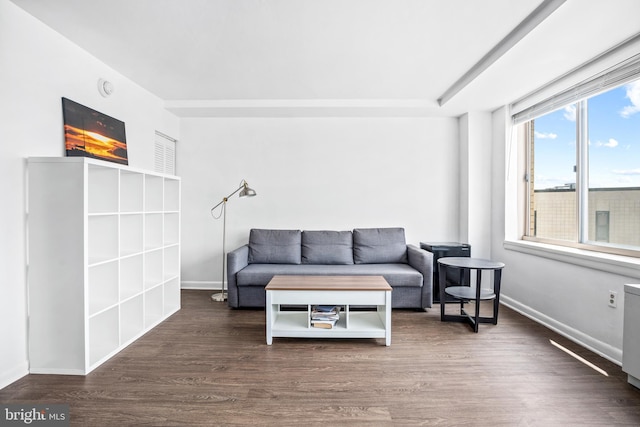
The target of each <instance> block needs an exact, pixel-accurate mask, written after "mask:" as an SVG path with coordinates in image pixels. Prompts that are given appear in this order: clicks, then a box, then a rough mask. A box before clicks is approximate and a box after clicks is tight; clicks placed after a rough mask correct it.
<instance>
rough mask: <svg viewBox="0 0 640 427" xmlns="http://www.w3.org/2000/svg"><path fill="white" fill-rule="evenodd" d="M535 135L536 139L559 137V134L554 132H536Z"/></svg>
mask: <svg viewBox="0 0 640 427" xmlns="http://www.w3.org/2000/svg"><path fill="white" fill-rule="evenodd" d="M534 133H535V136H536V138H540V139H556V138H557V137H558V135H557V134H555V133H552V132H546V133H543V132H538V131H535V132H534Z"/></svg>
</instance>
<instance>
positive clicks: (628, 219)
mask: <svg viewBox="0 0 640 427" xmlns="http://www.w3.org/2000/svg"><path fill="white" fill-rule="evenodd" d="M636 78H637V77H636ZM521 126H524V127H525V132H523V134H524V135H526V136H525V139H526V141H525V142H526V143H527V146H528V149H527V152H528V158H529V160H528V171H527V172H528V173H527V176H528V180H527V181H528V186H529V191H528V193H527V194H528V199H527V204H528V206H527V209H526V211H527V212H528V213H529V214H528V225H527V227H526V232H525V238H526V239H530V240H540V241H549V242H552V243H557V244H564V245H570V246H579V247H584V248H586V249H593V250H598V251H604V252H613V253H622V254H632V255H636V256H637V255H638V254H639V253H640V80H635V81H631V82H629V83H627V84H623V85H620V86H617V87H614V88H609V89H608V90H606V91H604V92H602V93H599V94H597V95H594V96H591V97H587V98H585V99H582V100H578V101H576V102H573V103H570V104H567V105H565V106H563V107H561V108H559V109H556V110H554V111H551V112H546V114H543V115H540V116H539V117H536V118H534V119H532V120H529V121H526V122H524V123H522V124H521Z"/></svg>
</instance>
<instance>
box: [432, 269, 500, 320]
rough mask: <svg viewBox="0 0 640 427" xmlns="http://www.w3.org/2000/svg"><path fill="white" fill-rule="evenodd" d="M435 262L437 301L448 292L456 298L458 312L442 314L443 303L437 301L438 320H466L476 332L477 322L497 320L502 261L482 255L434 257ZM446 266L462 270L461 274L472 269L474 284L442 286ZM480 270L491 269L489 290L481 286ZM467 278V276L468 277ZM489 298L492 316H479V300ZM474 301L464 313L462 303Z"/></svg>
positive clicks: (443, 309)
mask: <svg viewBox="0 0 640 427" xmlns="http://www.w3.org/2000/svg"><path fill="white" fill-rule="evenodd" d="M438 264H439V270H440V271H439V272H440V277H439V284H440V301H444V300H445V299H444V298H445V297H446V295H449V296H451V297H453V298H455V299H457V300H459V301H460V314H459V315H454V314H445V304H443V303H440V320H441V321H443V322H444V321H450V322H467V323H469V324H470V325H471V328H472V329H473V331H474V332H478V324H479V323H493V324H494V325H496V324H497V323H498V306H499V303H500V279H501V277H502V269H503V268H504V263H501V262H497V261H492V260H489V259H482V258H468V257H445V258H440V259H438ZM448 269H458V270H462V274H463V275H466V274H469V275H470V274H471V271H472V270H476V287H475V288H472V287H470V286H449V287H446V274H447V273H446V271H447V270H448ZM482 271H493V289H488V288H487V289H482ZM468 277H470V276H468ZM484 300H493V316H492V317H482V316H480V301H484ZM471 301H474V302H475V313H473V314H470V313H467V312H466V310H465V309H464V304H465V303H468V302H471Z"/></svg>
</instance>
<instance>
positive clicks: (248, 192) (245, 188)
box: [211, 179, 256, 301]
mask: <svg viewBox="0 0 640 427" xmlns="http://www.w3.org/2000/svg"><path fill="white" fill-rule="evenodd" d="M238 191H239V192H240V194H238V197H253V196H255V195H256V192H255V190H253V189H252V188H250V187H249V184H247V181H245V180H244V179H243V180H242V182H241V183H240V187H238V188H237V189H236V190H235V191H234V192H233V193H231V194H229V195H228V196H227V197H225V198H223V199H222V201H221V202H220V203H218V204H217V205H215V206H214V207H212V208H211V216H213V217H214V218H215V219H220V217H222V292H220V293H217V294H213V295H211V299H212V300H214V301H225V300H226V299H227V293H226V292H225V287H224V276H225V272H226V269H227V268H226V266H227V260H226V258H227V247H226V235H227V201H228V200H229V198H230V197H231V196H233V195H234V194H236V193H237V192H238ZM218 206H222V211H221V212H220V215H218V216H215V215H214V213H213V211H214V210H216V208H218Z"/></svg>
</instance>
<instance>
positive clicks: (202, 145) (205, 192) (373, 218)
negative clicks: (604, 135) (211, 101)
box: [178, 118, 459, 288]
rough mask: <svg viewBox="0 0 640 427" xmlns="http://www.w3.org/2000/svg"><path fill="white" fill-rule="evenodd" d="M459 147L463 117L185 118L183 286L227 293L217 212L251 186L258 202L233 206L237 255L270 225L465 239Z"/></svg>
mask: <svg viewBox="0 0 640 427" xmlns="http://www.w3.org/2000/svg"><path fill="white" fill-rule="evenodd" d="M457 141H458V129H457V119H453V118H424V119H421V118H231V119H195V118H194V119H185V120H183V121H182V127H181V141H180V143H179V144H178V158H179V159H182V160H180V162H181V163H180V165H184V166H185V167H180V168H179V174H180V175H181V177H182V183H183V187H182V188H183V199H182V212H183V222H182V225H183V228H182V261H183V262H182V267H183V268H182V280H183V286H185V287H203V288H211V287H212V286H213V287H216V288H218V287H219V286H220V280H221V277H220V276H221V269H222V220H217V221H216V220H214V219H213V218H212V217H211V215H210V212H209V210H210V208H211V207H213V206H214V205H215V204H217V203H218V202H219V201H220V200H222V198H223V197H224V196H226V195H228V194H229V193H231V192H232V191H233V190H234V189H235V188H236V187H237V186H238V185H239V184H240V181H241V180H242V179H246V180H247V181H248V182H249V184H250V186H251V187H252V188H254V189H255V190H256V191H257V193H258V195H257V196H256V197H254V198H248V199H238V198H237V196H234V198H233V199H231V200H230V201H229V203H228V204H227V249H228V250H231V249H234V248H236V247H238V246H240V245H241V244H244V243H246V242H247V241H248V232H249V229H250V228H261V227H262V228H290V229H335V230H351V229H353V228H356V227H386V226H400V227H404V228H405V230H406V236H407V241H408V242H409V243H414V244H419V243H420V241H442V240H445V241H451V240H456V239H457V238H458V194H457V191H458V176H459V163H458V142H457ZM184 159H189V163H188V165H185V162H186V160H184Z"/></svg>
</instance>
